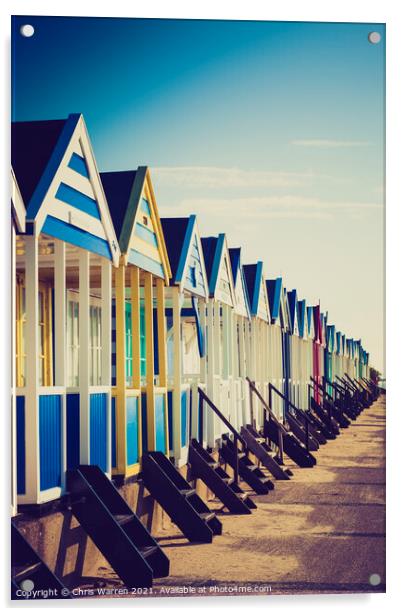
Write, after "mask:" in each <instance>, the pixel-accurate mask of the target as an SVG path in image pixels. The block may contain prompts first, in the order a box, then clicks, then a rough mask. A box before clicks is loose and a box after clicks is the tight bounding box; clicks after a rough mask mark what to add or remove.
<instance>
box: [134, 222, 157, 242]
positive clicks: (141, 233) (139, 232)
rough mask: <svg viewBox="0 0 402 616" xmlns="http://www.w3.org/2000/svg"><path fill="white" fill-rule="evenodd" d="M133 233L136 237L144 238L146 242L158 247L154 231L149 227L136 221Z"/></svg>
mask: <svg viewBox="0 0 402 616" xmlns="http://www.w3.org/2000/svg"><path fill="white" fill-rule="evenodd" d="M134 233H135V235H136V236H137V237H140V238H141V239H142V240H144V242H147V244H150V245H151V246H154V247H155V248H157V247H158V240H157V239H156V235H155V233H154V232H153V231H151V229H147V228H146V227H144V226H143V225H140V224H139V223H138V222H137V223H136V225H135V231H134Z"/></svg>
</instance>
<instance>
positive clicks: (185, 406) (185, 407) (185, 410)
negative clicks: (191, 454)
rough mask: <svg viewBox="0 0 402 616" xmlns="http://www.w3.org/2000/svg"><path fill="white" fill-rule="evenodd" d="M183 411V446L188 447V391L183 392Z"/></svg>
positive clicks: (181, 399) (181, 407)
mask: <svg viewBox="0 0 402 616" xmlns="http://www.w3.org/2000/svg"><path fill="white" fill-rule="evenodd" d="M180 411H181V446H182V447H186V446H187V445H188V391H182V392H181V398H180Z"/></svg>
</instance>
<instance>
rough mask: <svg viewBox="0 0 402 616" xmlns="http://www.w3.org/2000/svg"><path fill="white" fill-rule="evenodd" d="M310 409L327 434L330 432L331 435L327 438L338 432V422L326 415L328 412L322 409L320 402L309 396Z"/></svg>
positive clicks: (333, 436) (334, 436)
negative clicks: (324, 427)
mask: <svg viewBox="0 0 402 616" xmlns="http://www.w3.org/2000/svg"><path fill="white" fill-rule="evenodd" d="M310 409H311V412H312V413H313V414H314V415H316V417H318V419H319V420H320V421H321V422H322V423H323V424H324V425H325V426H326V428H327V431H328V434H332V436H328V437H327V438H329V439H331V438H332V439H334V438H336V437H337V436H338V435H339V434H340V429H339V424H338V422H337V421H336V420H335V419H334V418H333V417H331V418H330V417H329V416H328V412H327V411H325V410H324V409H323V407H322V406H321V404H319V403H318V402H317V401H316V400H315V399H314V398H313V397H311V398H310Z"/></svg>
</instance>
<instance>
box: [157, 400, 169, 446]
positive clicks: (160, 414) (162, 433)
mask: <svg viewBox="0 0 402 616" xmlns="http://www.w3.org/2000/svg"><path fill="white" fill-rule="evenodd" d="M165 413H166V409H165V396H164V395H163V394H156V395H155V449H156V451H162V452H163V453H167V452H166V427H165Z"/></svg>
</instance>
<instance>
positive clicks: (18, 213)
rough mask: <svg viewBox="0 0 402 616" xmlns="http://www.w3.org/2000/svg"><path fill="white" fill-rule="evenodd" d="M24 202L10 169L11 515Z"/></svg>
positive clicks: (14, 484) (14, 488)
mask: <svg viewBox="0 0 402 616" xmlns="http://www.w3.org/2000/svg"><path fill="white" fill-rule="evenodd" d="M25 216H26V210H25V204H24V201H23V199H22V195H21V191H20V189H19V186H18V184H17V180H16V178H15V174H14V171H13V169H11V358H12V359H11V515H12V516H14V515H16V513H17V439H16V434H17V420H16V387H17V370H16V361H15V358H16V350H17V338H16V332H17V328H16V323H17V303H16V288H17V268H16V239H17V234H21V233H24V232H25Z"/></svg>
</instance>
